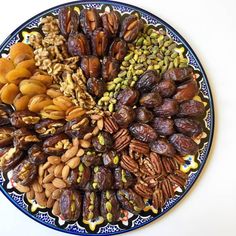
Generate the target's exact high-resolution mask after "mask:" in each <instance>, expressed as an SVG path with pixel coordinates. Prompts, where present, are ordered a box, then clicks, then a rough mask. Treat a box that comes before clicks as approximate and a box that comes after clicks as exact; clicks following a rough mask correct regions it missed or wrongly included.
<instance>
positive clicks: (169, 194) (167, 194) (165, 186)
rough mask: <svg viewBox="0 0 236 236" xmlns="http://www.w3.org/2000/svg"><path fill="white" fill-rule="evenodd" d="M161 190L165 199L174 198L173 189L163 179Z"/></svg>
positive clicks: (166, 180) (167, 181)
mask: <svg viewBox="0 0 236 236" xmlns="http://www.w3.org/2000/svg"><path fill="white" fill-rule="evenodd" d="M161 189H162V191H163V194H164V196H165V198H166V199H168V198H172V197H174V195H175V193H174V189H173V186H172V184H171V182H170V180H169V179H163V180H162V182H161Z"/></svg>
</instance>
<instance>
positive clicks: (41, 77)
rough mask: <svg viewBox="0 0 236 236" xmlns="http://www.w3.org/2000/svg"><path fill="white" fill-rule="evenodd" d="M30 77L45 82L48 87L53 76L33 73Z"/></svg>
mask: <svg viewBox="0 0 236 236" xmlns="http://www.w3.org/2000/svg"><path fill="white" fill-rule="evenodd" d="M31 79H35V80H38V81H41V82H42V83H43V84H45V85H46V86H47V87H49V86H50V85H51V84H52V81H53V78H52V77H51V76H50V75H40V74H38V75H33V76H32V77H31Z"/></svg>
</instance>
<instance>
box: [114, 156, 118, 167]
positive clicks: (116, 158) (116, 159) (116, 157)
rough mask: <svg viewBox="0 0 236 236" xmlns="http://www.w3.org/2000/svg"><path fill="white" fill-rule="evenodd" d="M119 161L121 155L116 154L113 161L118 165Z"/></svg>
mask: <svg viewBox="0 0 236 236" xmlns="http://www.w3.org/2000/svg"><path fill="white" fill-rule="evenodd" d="M118 162H119V156H118V155H116V156H114V158H113V163H114V164H115V165H117V164H118Z"/></svg>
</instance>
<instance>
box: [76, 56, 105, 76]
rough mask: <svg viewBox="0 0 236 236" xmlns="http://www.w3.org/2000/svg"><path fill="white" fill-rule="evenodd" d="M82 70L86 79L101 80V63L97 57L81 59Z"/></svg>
mask: <svg viewBox="0 0 236 236" xmlns="http://www.w3.org/2000/svg"><path fill="white" fill-rule="evenodd" d="M80 66H81V69H82V70H83V72H84V75H85V76H86V78H87V79H88V78H99V77H100V74H101V63H100V60H99V58H98V57H96V56H84V57H82V59H81V64H80Z"/></svg>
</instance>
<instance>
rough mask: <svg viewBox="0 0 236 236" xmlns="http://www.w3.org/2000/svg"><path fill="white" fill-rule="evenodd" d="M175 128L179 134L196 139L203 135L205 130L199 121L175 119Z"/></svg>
mask: <svg viewBox="0 0 236 236" xmlns="http://www.w3.org/2000/svg"><path fill="white" fill-rule="evenodd" d="M174 122H175V127H176V129H177V130H178V132H180V133H183V134H185V135H187V136H190V137H196V136H198V135H199V134H201V133H202V131H203V129H202V126H201V124H200V122H199V121H197V120H193V119H189V118H179V119H175V120H174Z"/></svg>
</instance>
